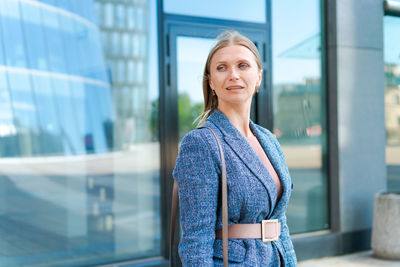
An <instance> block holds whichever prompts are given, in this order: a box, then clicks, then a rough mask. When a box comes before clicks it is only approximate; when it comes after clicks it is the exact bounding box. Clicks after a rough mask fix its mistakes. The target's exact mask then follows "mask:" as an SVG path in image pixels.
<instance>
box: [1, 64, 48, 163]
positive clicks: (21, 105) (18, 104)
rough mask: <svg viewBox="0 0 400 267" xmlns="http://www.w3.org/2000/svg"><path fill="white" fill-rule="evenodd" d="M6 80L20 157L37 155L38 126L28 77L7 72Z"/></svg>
mask: <svg viewBox="0 0 400 267" xmlns="http://www.w3.org/2000/svg"><path fill="white" fill-rule="evenodd" d="M8 78H9V82H10V83H9V86H10V89H11V91H10V94H11V99H12V107H13V111H14V125H15V127H16V129H17V134H18V139H19V144H20V147H19V149H20V151H21V152H20V153H21V154H20V155H21V156H32V155H37V154H38V153H39V150H40V143H39V140H38V135H39V125H38V121H37V117H36V104H35V102H34V99H33V96H32V90H31V83H30V79H29V75H28V74H21V73H18V72H12V71H11V72H8Z"/></svg>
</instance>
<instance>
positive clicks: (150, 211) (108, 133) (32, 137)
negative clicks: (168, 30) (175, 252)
mask: <svg viewBox="0 0 400 267" xmlns="http://www.w3.org/2000/svg"><path fill="white" fill-rule="evenodd" d="M39 2H40V3H39ZM114 2H115V1H103V0H86V1H80V0H57V1H56V0H46V1H45V0H43V1H15V0H12V1H11V0H1V1H0V226H1V227H0V248H1V249H0V266H1V267H3V266H4V267H5V266H7V267H16V266H28V267H29V266H93V265H105V264H112V263H115V262H122V261H127V260H136V259H143V258H148V257H160V256H161V219H160V214H161V213H160V206H159V203H160V175H159V173H160V160H159V158H160V144H159V140H158V99H159V91H158V90H159V89H158V87H159V86H158V79H157V77H158V65H159V64H158V62H157V61H158V54H157V46H158V40H157V16H156V14H157V6H156V1H145V2H143V3H141V4H138V3H137V2H136V1H125V2H123V4H121V1H119V2H118V3H114ZM95 4H96V5H97V8H94V5H95ZM118 5H122V6H123V7H124V8H123V9H121V8H118V7H117V6H118ZM127 9H130V10H132V11H133V12H134V13H135V14H136V12H139V13H141V14H142V18H143V20H144V21H143V24H145V25H146V27H145V28H143V29H142V31H141V32H140V33H138V32H137V31H132V29H129V25H127V24H126V23H125V22H124V23H121V21H117V20H114V12H116V13H115V14H117V13H118V12H121V11H122V12H123V13H124V12H125V10H127ZM118 10H119V11H118ZM138 10H139V11H138ZM101 11H103V12H104V15H101V14H95V13H94V12H101ZM95 17H96V18H100V21H99V22H98V24H99V25H106V27H102V26H101V27H99V26H98V25H95V24H93V23H94V22H93V21H94V20H93V18H95ZM114 21H115V23H114ZM123 21H125V19H123ZM118 23H119V24H118ZM117 24H118V29H116V28H113V27H114V26H115V25H117ZM139 34H140V36H139ZM135 35H138V37H139V38H143V39H144V40H142V41H140V42H139V41H138V43H137V44H136V45H138V46H140V45H141V44H146V45H148V46H149V47H148V48H147V49H143V48H140V47H138V48H137V51H136V52H137V55H136V57H135V56H134V54H133V53H134V51H135V50H134V49H133V44H132V43H131V40H133V39H134V38H133V36H135ZM100 36H103V37H102V38H100ZM114 36H116V37H117V38H116V42H112V40H111V39H113V38H114ZM122 37H123V38H122ZM138 40H141V39H138ZM101 42H106V43H107V44H112V46H111V47H110V45H106V44H102V43H101ZM121 42H126V43H127V44H128V47H126V46H121ZM102 47H110V50H111V51H109V50H103V49H102ZM115 47H118V50H117V51H114V50H113V49H114V48H115ZM114 52H116V53H114ZM121 52H123V54H122V53H121ZM106 62H107V65H106ZM138 65H140V68H139V70H138V69H137V68H136V66H138ZM114 66H117V67H114ZM118 66H123V67H122V68H121V67H118ZM127 72H129V74H128V73H127ZM134 75H141V76H146V77H135V78H134V79H132V78H131V79H130V80H127V78H126V77H133V76H134ZM147 75H151V77H148V76H147ZM115 78H119V79H118V80H117V79H115ZM137 80H140V81H141V83H140V84H137V82H136V81H137ZM117 81H123V84H121V83H118V82H117Z"/></svg>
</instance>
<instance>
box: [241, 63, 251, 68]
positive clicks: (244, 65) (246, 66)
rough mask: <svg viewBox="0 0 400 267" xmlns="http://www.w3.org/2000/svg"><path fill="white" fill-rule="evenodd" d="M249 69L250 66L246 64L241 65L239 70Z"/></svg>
mask: <svg viewBox="0 0 400 267" xmlns="http://www.w3.org/2000/svg"><path fill="white" fill-rule="evenodd" d="M248 67H249V64H246V63H241V64H239V68H241V69H245V68H248Z"/></svg>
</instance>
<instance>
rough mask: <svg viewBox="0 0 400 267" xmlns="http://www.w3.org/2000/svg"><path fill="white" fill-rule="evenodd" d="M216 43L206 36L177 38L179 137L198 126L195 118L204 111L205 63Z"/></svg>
mask: <svg viewBox="0 0 400 267" xmlns="http://www.w3.org/2000/svg"><path fill="white" fill-rule="evenodd" d="M214 43H215V40H213V39H206V38H195V37H183V36H180V37H178V38H177V59H178V64H177V65H178V116H179V139H181V138H182V137H183V136H184V135H185V134H186V133H187V132H189V131H190V130H192V129H194V128H196V125H197V121H196V122H195V120H196V119H197V117H199V116H200V114H201V112H202V111H203V108H204V105H203V102H204V100H203V72H204V64H205V62H206V60H207V56H208V52H209V51H210V49H211V47H212V46H213V45H214ZM193 55H196V56H195V57H194V56H193Z"/></svg>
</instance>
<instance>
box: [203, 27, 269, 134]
mask: <svg viewBox="0 0 400 267" xmlns="http://www.w3.org/2000/svg"><path fill="white" fill-rule="evenodd" d="M217 40H218V42H217V43H216V44H215V45H214V47H213V48H212V49H211V50H210V53H209V54H208V57H207V61H206V65H205V67H204V74H203V96H204V110H203V113H202V114H201V115H200V116H199V118H198V120H199V123H198V124H197V126H200V125H202V124H203V123H204V122H205V121H206V120H207V118H208V117H209V116H210V114H211V113H212V112H213V111H214V110H215V109H217V107H218V97H217V95H216V94H215V93H213V91H212V89H211V87H210V84H209V81H208V80H209V76H210V65H211V60H212V58H213V56H214V54H215V53H216V52H217V51H218V50H219V49H221V48H224V47H227V46H232V45H242V46H244V47H246V48H247V49H249V50H250V51H251V52H252V53H253V54H254V56H255V59H256V62H257V66H258V69H259V70H262V61H261V57H260V54H259V52H258V50H257V47H256V46H255V45H254V43H253V42H252V41H251V40H250V39H249V38H247V37H246V36H244V35H242V34H240V33H239V32H237V31H225V32H223V33H221V34H220V35H219V36H218V37H217ZM257 90H258V88H256V91H257Z"/></svg>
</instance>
